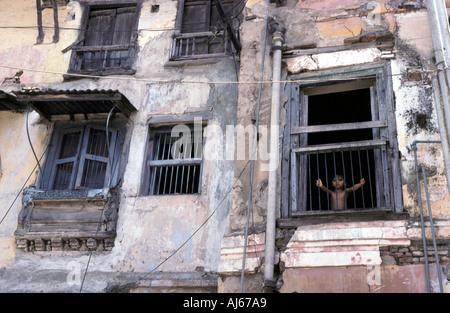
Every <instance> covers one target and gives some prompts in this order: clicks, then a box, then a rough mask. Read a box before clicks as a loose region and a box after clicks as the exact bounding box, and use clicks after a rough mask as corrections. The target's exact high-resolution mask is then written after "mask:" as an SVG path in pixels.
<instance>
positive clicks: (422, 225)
mask: <svg viewBox="0 0 450 313" xmlns="http://www.w3.org/2000/svg"><path fill="white" fill-rule="evenodd" d="M413 150H414V165H415V168H416V182H417V196H418V198H419V211H420V225H421V228H422V244H423V254H424V257H425V275H426V278H427V291H428V293H430V292H431V286H430V271H429V268H428V254H427V241H426V237H425V225H424V221H423V209H422V191H421V190H420V180H419V165H418V164H417V146H416V145H415V144H413Z"/></svg>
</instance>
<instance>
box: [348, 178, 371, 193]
mask: <svg viewBox="0 0 450 313" xmlns="http://www.w3.org/2000/svg"><path fill="white" fill-rule="evenodd" d="M365 183H366V181H365V180H364V178H361V180H360V181H359V184H355V185H354V186H353V187H350V188H347V189H346V190H345V191H346V192H352V191H356V190H358V189H359V188H361V187H362V186H364V184H365Z"/></svg>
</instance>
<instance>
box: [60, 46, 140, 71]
mask: <svg viewBox="0 0 450 313" xmlns="http://www.w3.org/2000/svg"><path fill="white" fill-rule="evenodd" d="M134 49H135V48H134V45H110V46H76V47H73V48H72V60H71V62H70V67H69V71H68V72H69V73H76V74H90V75H112V74H125V75H132V74H134V73H135V70H133V69H132V68H131V65H132V55H133V51H134ZM69 76H70V75H69Z"/></svg>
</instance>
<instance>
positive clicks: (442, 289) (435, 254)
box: [421, 164, 444, 293]
mask: <svg viewBox="0 0 450 313" xmlns="http://www.w3.org/2000/svg"><path fill="white" fill-rule="evenodd" d="M421 168H422V176H423V187H424V189H425V195H426V197H427V206H428V219H429V220H430V228H431V237H432V238H433V248H434V257H435V258H436V270H437V275H438V280H439V289H440V291H441V293H443V292H444V288H443V286H442V277H441V266H440V265H439V255H438V252H437V247H436V235H435V232H434V225H433V215H432V214H431V205H430V196H429V194H428V186H427V185H428V183H427V176H426V175H425V166H424V165H423V164H421Z"/></svg>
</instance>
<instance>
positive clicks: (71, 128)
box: [41, 121, 123, 192]
mask: <svg viewBox="0 0 450 313" xmlns="http://www.w3.org/2000/svg"><path fill="white" fill-rule="evenodd" d="M122 124H123V123H122V122H115V121H113V122H112V123H111V125H110V126H109V127H108V130H109V133H110V134H111V136H110V137H109V140H110V146H109V156H108V157H101V156H97V155H90V154H87V153H86V149H87V144H88V141H89V135H90V133H91V130H93V129H96V130H104V131H106V126H105V124H103V123H95V122H89V123H75V125H73V123H58V124H57V125H56V126H55V130H54V132H53V136H52V140H51V149H50V151H49V154H48V156H47V160H46V163H45V167H44V170H43V172H44V173H43V176H42V180H41V189H43V190H52V191H54V192H58V191H67V190H89V189H91V188H87V187H83V186H81V183H82V182H81V180H82V177H83V174H84V163H85V162H86V160H96V161H100V162H103V163H106V164H107V166H106V174H105V178H104V183H103V186H102V187H101V188H97V189H103V188H108V187H110V186H113V185H115V184H116V183H117V181H118V176H119V173H118V171H119V164H120V155H121V152H120V149H121V144H120V143H121V142H122V141H123V131H122V129H123V126H122ZM73 132H80V140H79V142H78V147H77V149H76V150H77V152H76V155H75V156H72V157H71V158H70V159H71V160H67V159H64V161H70V162H73V164H74V165H73V169H72V174H71V179H70V184H69V188H68V189H64V190H59V189H54V184H55V179H56V174H57V173H56V171H57V165H58V164H59V163H61V162H63V163H64V161H61V160H60V159H59V156H58V155H59V152H60V149H61V145H62V140H63V137H64V135H65V134H68V133H73ZM111 162H112V166H111Z"/></svg>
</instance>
